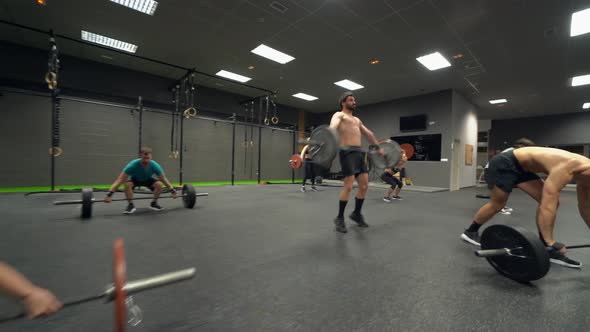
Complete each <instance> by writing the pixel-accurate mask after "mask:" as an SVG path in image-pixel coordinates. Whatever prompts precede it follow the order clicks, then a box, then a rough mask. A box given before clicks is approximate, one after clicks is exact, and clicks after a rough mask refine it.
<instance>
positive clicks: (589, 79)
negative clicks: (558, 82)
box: [572, 75, 590, 86]
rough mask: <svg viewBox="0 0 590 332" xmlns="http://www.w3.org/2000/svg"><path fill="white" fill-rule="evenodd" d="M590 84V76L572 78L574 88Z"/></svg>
mask: <svg viewBox="0 0 590 332" xmlns="http://www.w3.org/2000/svg"><path fill="white" fill-rule="evenodd" d="M586 84H590V75H582V76H576V77H572V86H579V85H586Z"/></svg>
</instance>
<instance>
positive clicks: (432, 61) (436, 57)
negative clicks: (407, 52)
mask: <svg viewBox="0 0 590 332" xmlns="http://www.w3.org/2000/svg"><path fill="white" fill-rule="evenodd" d="M416 60H418V62H420V63H421V64H422V65H423V66H424V67H426V68H428V69H430V70H437V69H441V68H445V67H450V66H451V64H450V63H449V61H447V59H445V57H443V56H442V55H441V54H440V53H438V52H435V53H432V54H428V55H424V56H421V57H419V58H416Z"/></svg>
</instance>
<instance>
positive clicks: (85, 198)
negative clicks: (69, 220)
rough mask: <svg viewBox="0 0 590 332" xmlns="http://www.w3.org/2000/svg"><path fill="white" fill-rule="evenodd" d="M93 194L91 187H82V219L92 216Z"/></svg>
mask: <svg viewBox="0 0 590 332" xmlns="http://www.w3.org/2000/svg"><path fill="white" fill-rule="evenodd" d="M93 199H94V194H93V192H92V188H82V214H81V217H82V219H88V218H90V217H92V201H93Z"/></svg>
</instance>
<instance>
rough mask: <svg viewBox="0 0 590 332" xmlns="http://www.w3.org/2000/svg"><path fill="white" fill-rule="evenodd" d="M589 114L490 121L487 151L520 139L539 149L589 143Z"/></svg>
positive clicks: (500, 148)
mask: <svg viewBox="0 0 590 332" xmlns="http://www.w3.org/2000/svg"><path fill="white" fill-rule="evenodd" d="M589 128H590V113H587V112H586V113H571V114H562V115H553V116H543V117H532V118H520V119H507V120H493V121H492V129H491V133H490V149H491V150H502V149H503V148H505V147H508V146H510V145H512V142H513V141H514V140H516V139H518V138H520V137H523V136H524V137H528V138H530V139H532V140H533V141H534V142H535V143H537V144H539V145H575V144H588V143H590V130H589Z"/></svg>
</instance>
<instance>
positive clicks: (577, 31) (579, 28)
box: [570, 8, 590, 37]
mask: <svg viewBox="0 0 590 332" xmlns="http://www.w3.org/2000/svg"><path fill="white" fill-rule="evenodd" d="M588 32H590V8H588V9H584V10H581V11H579V12H575V13H573V14H572V26H571V28H570V37H575V36H579V35H583V34H585V33H588Z"/></svg>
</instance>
